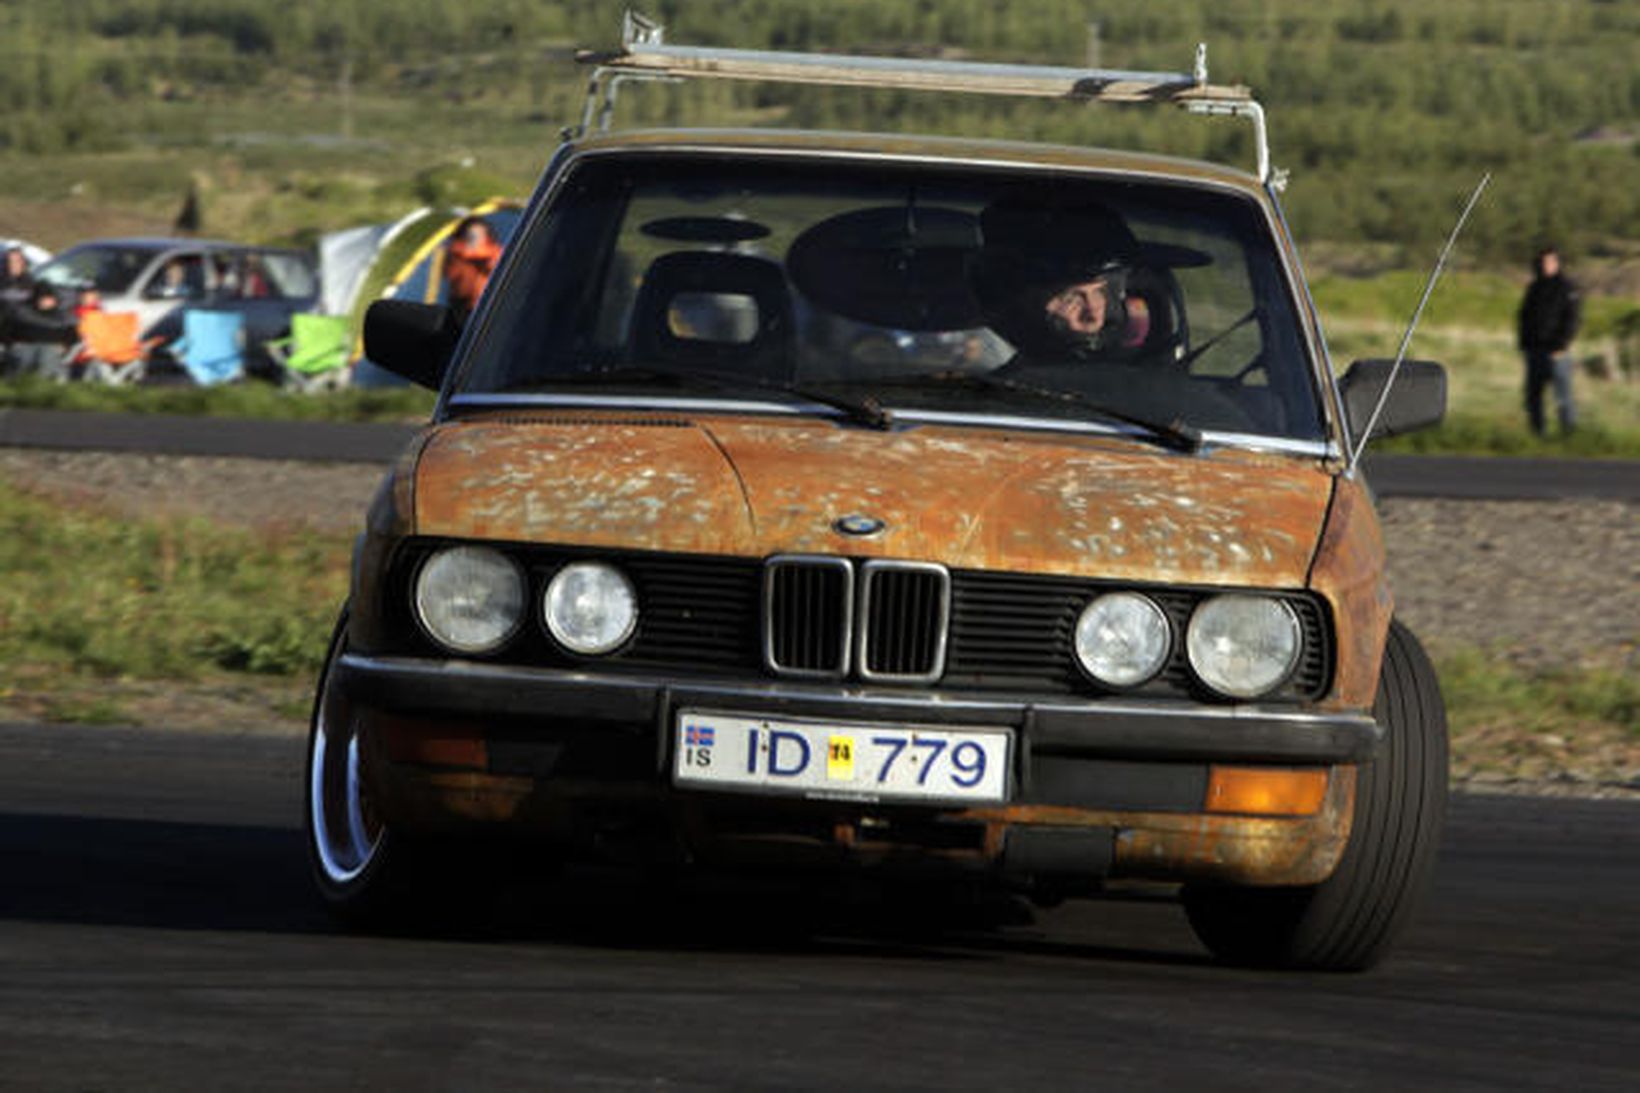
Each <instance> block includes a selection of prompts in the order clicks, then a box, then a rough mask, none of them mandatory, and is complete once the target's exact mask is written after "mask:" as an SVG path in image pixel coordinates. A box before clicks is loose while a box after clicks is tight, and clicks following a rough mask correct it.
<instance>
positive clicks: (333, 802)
mask: <svg viewBox="0 0 1640 1093" xmlns="http://www.w3.org/2000/svg"><path fill="white" fill-rule="evenodd" d="M312 749H313V751H312V755H311V756H310V757H309V763H308V778H309V785H308V823H309V826H310V828H311V830H312V837H313V849H314V852H315V854H316V856H317V859H318V863H319V868H320V869H321V870H323V872H324V875H325V877H326V879H327V880H329V881H331V882H332V883H334V884H338V885H345V884H349V883H351V882H352V881H354V880H356V879H357V878H358V876H359V875H360V874H361V873H363V872H364V871H365V870H366V869H367V868H369V866H370V863H371V861H372V860H373V859H374V858H375V856H376V854H377V852H378V851H379V850H380V848H381V843H382V836H383V834H384V833H385V828H384V826H383V824H382V822H381V819H380V817H378V816H377V815H376V811H375V809H374V808H372V807H371V803H370V797H369V794H368V792H367V791H366V789H365V786H364V782H363V780H362V779H361V778H360V769H359V768H360V759H359V733H358V719H357V718H356V717H354V716H353V711H352V709H351V707H350V705H349V704H348V703H346V702H344V701H342V700H341V699H340V698H338V697H336V696H335V695H334V693H333V692H332V690H331V688H330V686H329V684H328V681H327V683H326V687H325V693H324V696H323V698H322V699H321V700H320V702H319V705H318V710H317V712H316V714H315V716H314V724H313V743H312Z"/></svg>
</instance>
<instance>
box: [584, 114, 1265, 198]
mask: <svg viewBox="0 0 1640 1093" xmlns="http://www.w3.org/2000/svg"><path fill="white" fill-rule="evenodd" d="M571 147H572V148H573V149H574V150H575V151H576V152H578V153H582V154H595V153H596V154H605V153H617V152H624V151H630V152H645V151H663V152H689V151H695V152H702V153H713V152H717V153H732V154H743V155H814V156H843V157H849V158H863V159H887V160H896V161H901V162H908V163H933V164H939V163H946V164H952V165H970V166H976V167H992V168H1007V167H1017V168H1021V169H1025V170H1036V169H1059V170H1071V171H1092V172H1108V173H1113V174H1128V175H1143V176H1147V177H1155V178H1158V179H1168V180H1175V181H1183V182H1193V183H1205V184H1208V185H1217V186H1224V187H1229V188H1232V189H1236V190H1241V191H1244V192H1246V193H1249V194H1252V195H1254V196H1262V195H1263V193H1264V188H1263V187H1262V186H1261V185H1260V183H1259V181H1258V179H1257V178H1256V177H1255V176H1253V175H1252V174H1251V173H1249V172H1246V171H1242V170H1238V169H1236V168H1234V167H1229V166H1226V165H1224V164H1219V163H1210V162H1206V161H1203V160H1194V159H1183V158H1179V157H1175V156H1163V155H1154V154H1148V153H1140V152H1128V151H1118V150H1113V149H1105V148H1089V147H1084V146H1078V145H1059V144H1040V143H1031V142H1026V141H1005V140H981V139H973V138H964V137H939V136H905V135H899V134H882V133H844V132H824V131H816V130H802V129H639V130H625V131H621V132H615V133H596V134H589V135H587V136H585V137H582V138H579V139H577V140H575V141H573V142H572V144H571Z"/></svg>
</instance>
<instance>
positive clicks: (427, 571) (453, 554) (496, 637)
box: [415, 546, 526, 653]
mask: <svg viewBox="0 0 1640 1093" xmlns="http://www.w3.org/2000/svg"><path fill="white" fill-rule="evenodd" d="M525 598H526V597H525V592H524V574H523V572H522V571H521V570H520V569H519V568H518V564H517V563H516V562H514V561H513V560H512V559H510V558H508V557H507V556H506V555H505V554H502V553H501V552H500V551H496V550H491V549H490V548H489V547H474V546H461V547H451V548H450V549H449V550H441V551H439V552H438V553H437V554H434V555H433V556H432V557H430V558H428V559H427V560H426V561H425V562H423V563H422V566H421V572H420V573H418V574H416V591H415V601H416V617H417V618H418V619H420V620H421V625H422V626H423V628H425V629H426V631H427V633H428V634H430V635H431V636H432V638H433V640H434V641H436V642H438V643H439V644H440V645H442V646H444V647H445V648H447V649H449V650H451V651H452V652H457V653H488V652H491V651H492V650H494V649H498V648H500V646H501V644H502V643H503V642H505V641H506V640H507V639H508V638H510V637H512V635H513V632H514V631H515V630H517V629H518V624H519V623H520V622H521V621H522V620H523V617H524V602H525Z"/></svg>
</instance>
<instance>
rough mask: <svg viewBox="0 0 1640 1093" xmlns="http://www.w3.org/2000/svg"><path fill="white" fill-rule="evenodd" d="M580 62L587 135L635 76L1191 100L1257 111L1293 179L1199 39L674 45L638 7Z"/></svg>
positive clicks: (1194, 105)
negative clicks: (984, 52) (926, 53)
mask: <svg viewBox="0 0 1640 1093" xmlns="http://www.w3.org/2000/svg"><path fill="white" fill-rule="evenodd" d="M575 60H576V61H577V62H578V63H580V64H587V65H594V66H596V67H595V68H594V70H593V73H592V78H591V80H590V82H589V83H588V85H587V97H586V105H585V108H584V109H583V111H582V115H581V124H580V125H579V126H578V127H576V128H573V129H571V130H568V131H567V135H569V136H580V135H582V134H584V133H586V132H587V131H588V130H590V129H591V128H592V127H593V122H594V120H595V119H596V121H597V127H598V128H599V129H600V130H607V129H608V128H609V126H610V120H611V118H612V116H613V114H614V110H615V99H616V94H617V89H618V88H619V86H620V84H621V83H622V82H624V81H626V80H680V79H728V80H764V81H770V82H776V83H801V84H828V85H833V86H847V87H880V88H898V89H901V90H909V91H957V92H965V93H969V94H984V95H1012V96H1024V97H1030V98H1044V99H1066V100H1071V101H1074V102H1106V103H1164V104H1171V105H1174V106H1179V107H1182V108H1183V109H1185V110H1187V111H1189V112H1190V113H1192V114H1203V115H1219V116H1228V117H1240V118H1247V119H1248V120H1250V121H1251V122H1252V123H1253V133H1254V143H1255V145H1256V152H1257V156H1258V177H1259V180H1260V181H1261V182H1264V183H1266V184H1268V185H1273V186H1275V187H1277V188H1280V186H1281V184H1282V182H1283V181H1284V179H1283V177H1282V176H1281V175H1280V174H1279V173H1275V172H1272V170H1271V167H1270V147H1269V139H1268V134H1267V130H1266V127H1265V121H1264V108H1263V107H1262V106H1260V105H1259V103H1258V102H1257V101H1256V100H1255V99H1254V98H1253V95H1252V92H1251V91H1249V90H1248V89H1247V88H1246V87H1243V86H1241V85H1219V84H1211V83H1208V80H1207V46H1206V45H1205V44H1203V45H1198V46H1197V47H1196V59H1195V64H1194V65H1193V66H1192V68H1191V71H1189V72H1136V71H1130V70H1125V69H1111V68H1062V67H1055V66H1050V65H1010V64H984V63H979V62H974V61H941V60H930V59H926V58H910V57H867V56H853V55H847V54H832V53H787V52H780V51H772V50H756V49H719V48H708V47H697V46H675V45H667V44H666V32H665V28H664V27H662V26H661V25H660V24H659V23H657V22H655V21H654V20H652V19H648V18H645V17H644V16H642V15H639V14H638V13H636V12H633V11H628V12H627V13H626V15H625V17H624V19H623V20H622V26H621V48H620V49H619V50H614V51H602V52H600V51H597V50H579V51H577V52H576V54H575Z"/></svg>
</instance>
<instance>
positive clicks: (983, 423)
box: [447, 392, 1342, 459]
mask: <svg viewBox="0 0 1640 1093" xmlns="http://www.w3.org/2000/svg"><path fill="white" fill-rule="evenodd" d="M447 406H448V407H449V408H451V409H460V408H463V407H466V408H470V409H477V410H493V409H515V408H517V407H520V406H565V407H575V408H577V409H587V410H660V411H665V412H668V413H677V412H679V411H693V412H697V413H722V414H768V415H775V416H782V417H823V418H831V419H836V420H847V418H848V415H847V414H845V413H842V412H841V411H839V410H838V409H836V408H835V407H832V406H827V405H824V404H822V403H818V402H807V401H802V400H796V401H788V402H766V401H762V400H759V399H740V398H711V397H706V398H700V397H690V396H687V395H679V396H655V395H599V394H528V395H519V394H512V395H498V394H490V393H479V392H475V393H471V394H461V395H454V396H452V397H451V398H450V400H449V402H448V403H447ZM887 408H888V409H889V410H891V411H892V412H893V414H894V421H895V423H896V424H897V425H898V424H907V425H959V426H977V427H980V428H988V429H1019V430H1022V431H1029V432H1039V433H1075V434H1078V435H1091V436H1117V437H1126V438H1129V439H1133V440H1149V439H1151V434H1150V433H1149V432H1147V431H1146V430H1144V429H1140V428H1135V427H1132V426H1126V425H1120V424H1117V423H1115V422H1104V421H1089V420H1069V419H1065V418H1042V417H1030V416H1027V415H1016V414H981V413H963V412H959V411H949V410H920V409H900V408H898V407H894V406H889V407H887ZM1202 443H1203V446H1204V447H1206V446H1209V445H1211V446H1213V447H1220V448H1237V449H1242V450H1247V451H1262V452H1278V453H1281V454H1283V455H1299V456H1313V457H1315V458H1317V459H1337V458H1341V457H1342V452H1341V451H1340V449H1339V447H1338V445H1337V444H1336V443H1335V442H1334V441H1331V440H1295V439H1292V438H1288V437H1279V436H1268V435H1265V434H1263V433H1238V432H1221V431H1218V430H1214V429H1203V430H1202Z"/></svg>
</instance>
